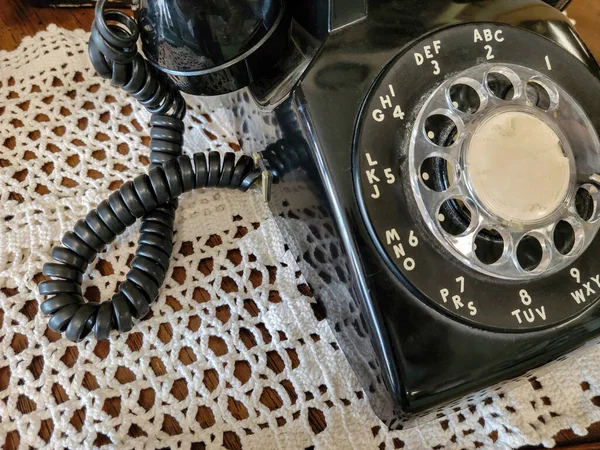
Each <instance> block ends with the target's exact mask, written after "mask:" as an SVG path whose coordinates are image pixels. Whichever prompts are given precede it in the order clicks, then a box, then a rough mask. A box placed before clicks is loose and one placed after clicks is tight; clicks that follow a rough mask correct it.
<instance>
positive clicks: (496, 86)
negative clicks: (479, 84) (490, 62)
mask: <svg viewBox="0 0 600 450" xmlns="http://www.w3.org/2000/svg"><path fill="white" fill-rule="evenodd" d="M486 84H487V87H488V90H489V91H490V92H491V94H492V95H493V96H494V97H496V98H499V99H501V100H512V99H514V98H515V85H514V84H513V82H512V81H511V79H510V78H509V77H508V76H507V75H505V74H504V73H502V72H500V71H497V70H492V71H490V72H489V73H488V75H487V77H486Z"/></svg>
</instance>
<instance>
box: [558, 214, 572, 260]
mask: <svg viewBox="0 0 600 450" xmlns="http://www.w3.org/2000/svg"><path fill="white" fill-rule="evenodd" d="M554 245H555V246H556V249H557V250H558V252H559V253H560V254H561V255H568V254H569V253H571V251H572V250H573V248H574V247H575V230H574V229H573V226H572V225H571V224H570V223H569V222H566V221H564V220H561V221H560V222H558V223H557V224H556V227H555V228H554Z"/></svg>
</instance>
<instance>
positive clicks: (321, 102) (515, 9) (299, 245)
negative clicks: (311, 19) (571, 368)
mask: <svg viewBox="0 0 600 450" xmlns="http://www.w3.org/2000/svg"><path fill="white" fill-rule="evenodd" d="M471 22H477V23H482V22H485V23H505V24H508V25H512V26H514V27H519V28H522V29H523V30H528V31H533V32H535V33H537V34H539V35H541V36H543V37H545V38H547V39H550V40H552V41H554V42H555V47H556V51H565V52H569V53H570V54H571V55H572V56H573V57H574V58H575V59H574V61H575V64H582V65H585V66H586V67H587V69H588V70H589V71H590V72H591V73H592V74H594V75H595V76H598V73H599V72H598V66H597V64H596V62H595V61H594V60H593V58H592V57H591V55H590V53H589V51H588V50H587V49H586V47H585V45H584V44H583V43H582V41H581V40H580V38H579V37H578V36H577V34H576V33H575V31H574V30H573V28H572V27H571V25H570V24H569V23H568V21H567V20H566V19H565V18H564V16H563V15H562V14H560V13H559V12H558V11H556V10H555V9H552V8H550V7H549V6H548V5H545V4H544V3H542V2H541V1H538V0H515V1H511V2H505V1H499V0H496V1H494V0H488V1H478V2H465V1H458V0H457V1H448V0H436V1H430V2H427V7H426V8H425V7H424V5H423V2H421V1H417V0H405V1H402V2H399V1H397V2H386V1H383V0H380V1H377V0H373V1H372V2H370V9H369V15H368V17H367V18H366V19H365V20H361V21H358V22H356V23H352V24H351V25H349V26H346V27H344V28H341V29H339V30H338V31H336V32H334V33H332V34H330V36H329V37H328V38H327V40H326V41H325V42H324V44H323V45H322V47H321V49H320V51H319V53H318V55H317V57H316V58H315V59H314V60H313V61H312V63H311V65H310V66H309V68H308V70H307V72H305V74H304V76H303V78H302V80H301V82H300V83H299V84H298V85H297V86H296V88H295V89H294V90H293V91H292V95H291V97H290V100H289V101H288V102H286V103H285V104H283V105H282V106H281V107H280V108H279V109H278V111H277V113H278V118H279V121H280V123H282V128H283V130H284V132H285V135H286V137H288V138H290V140H292V141H294V142H300V141H303V142H304V143H305V145H306V148H307V151H306V153H307V155H308V156H307V158H308V159H309V160H310V163H304V164H302V165H299V166H297V167H296V168H295V170H290V171H289V172H290V174H289V175H288V178H285V177H284V178H283V180H282V182H281V183H280V184H279V185H278V187H277V190H278V192H276V194H275V199H276V200H274V201H273V202H272V208H273V210H274V212H275V213H276V214H277V216H278V217H279V218H278V221H279V222H280V225H281V228H282V230H284V233H285V234H286V236H287V237H288V238H289V239H290V240H291V241H294V242H293V244H290V247H293V248H292V251H293V252H294V254H298V255H302V257H301V258H299V261H298V262H299V264H300V266H301V268H302V270H303V273H304V274H305V276H306V277H307V279H308V280H309V282H310V284H311V286H312V287H313V288H315V287H316V288H315V293H316V296H317V298H319V299H320V300H321V301H322V302H323V304H324V306H325V309H326V311H327V316H328V320H329V321H330V323H331V324H332V328H333V329H334V331H335V332H336V336H337V337H338V339H339V341H340V343H341V345H342V348H343V349H344V351H345V353H346V355H347V356H348V358H349V360H350V361H351V363H352V365H353V367H354V369H355V371H356V373H357V375H358V377H359V379H360V380H361V384H362V385H363V386H364V388H365V391H366V392H367V395H368V396H369V399H370V401H371V403H372V406H373V407H374V409H375V411H376V413H377V414H378V415H379V416H380V417H381V418H382V419H383V420H384V421H386V422H387V423H392V422H393V421H394V418H397V417H399V416H402V415H403V414H404V413H407V412H412V413H414V412H418V411H423V410H425V409H427V408H431V407H433V406H435V405H437V404H440V403H442V402H447V401H450V400H452V399H454V398H456V397H458V396H460V395H464V394H466V393H468V392H472V391H474V390H477V389H480V388H483V387H485V386H489V385H491V384H494V383H496V382H499V381H502V380H505V379H508V378H511V377H515V376H518V375H520V374H523V373H524V372H526V371H527V370H530V369H532V368H535V367H538V366H540V365H542V364H545V363H547V362H549V361H551V360H552V359H553V358H556V357H558V356H559V355H561V354H564V353H565V352H567V351H569V350H572V349H573V348H575V347H577V346H578V345H581V344H582V343H583V342H585V341H586V340H588V339H590V338H592V337H593V336H595V335H597V334H598V330H599V329H600V308H599V307H598V305H597V304H596V305H595V306H593V307H591V308H589V309H587V310H586V311H585V312H584V313H583V314H581V315H579V316H578V317H576V318H574V319H572V320H571V321H569V322H567V323H563V324H561V325H559V326H556V327H553V328H550V329H546V330H542V331H534V332H528V333H520V334H514V333H502V332H490V331H485V330H483V329H481V328H476V327H473V326H469V325H466V324H463V323H460V322H458V321H456V320H455V319H452V318H450V317H449V316H447V315H445V314H443V313H440V312H439V311H437V310H435V309H434V308H432V307H431V306H430V305H428V304H427V303H426V302H424V301H422V299H420V298H419V297H418V296H417V295H416V292H415V290H414V289H413V287H412V286H410V285H408V284H406V283H405V282H403V281H402V280H401V279H400V278H399V277H398V276H397V275H396V274H395V273H394V272H393V271H392V270H390V267H389V266H388V264H387V263H386V262H385V261H384V260H383V259H382V258H381V256H380V253H379V250H378V248H377V245H376V244H375V242H374V240H373V238H372V235H371V233H370V232H369V227H368V226H367V224H366V223H365V221H364V217H363V215H362V214H361V211H360V205H359V203H358V201H357V191H356V186H355V183H354V179H353V174H352V173H353V161H352V148H353V145H354V139H355V127H356V123H357V120H358V117H359V113H360V110H361V107H362V104H363V102H364V99H365V97H366V96H367V94H368V92H369V90H370V89H371V86H372V85H373V83H374V82H375V81H376V79H377V77H378V75H379V74H380V73H381V71H382V70H383V69H384V68H385V67H386V66H387V64H389V63H390V62H391V61H392V60H393V59H394V58H395V57H396V56H397V55H399V54H400V53H402V52H403V51H404V50H405V49H408V48H410V46H411V45H412V44H413V43H414V42H416V41H415V40H417V39H422V38H423V37H424V36H426V35H428V34H430V33H432V32H434V31H436V30H440V29H443V28H447V27H451V26H455V25H461V24H464V23H471ZM526 34H527V33H526V32H524V37H523V38H524V39H526V36H525V35H526ZM561 48H562V50H561ZM576 60H579V62H577V61H576ZM402 86H403V89H407V90H410V89H411V80H409V79H407V80H404V82H403V84H402ZM433 87H434V86H432V88H433ZM588 114H590V115H594V117H593V120H594V124H595V126H596V127H597V128H599V129H600V123H599V122H598V121H599V120H600V112H599V111H595V110H594V111H588ZM299 186H300V187H299ZM306 204H312V206H313V208H312V209H313V210H315V211H319V212H320V214H323V216H322V217H321V216H320V215H319V214H317V215H315V214H314V213H312V212H311V213H309V212H307V210H306V207H305V205H306ZM290 210H291V214H290ZM309 210H310V209H309ZM406 213H407V214H410V213H411V212H410V211H407V212H406ZM381 214H383V215H385V214H386V210H385V209H382V210H381ZM315 221H316V222H319V223H320V224H321V227H322V229H324V230H329V229H331V230H335V232H334V233H333V234H332V233H331V232H327V233H323V232H320V231H319V230H320V229H321V228H319V227H316V225H314V224H313V225H314V226H315V227H316V228H315V232H316V236H315V235H314V234H313V236H311V237H310V239H311V242H312V243H307V242H304V241H303V238H305V236H304V235H303V234H302V233H300V232H299V229H301V223H308V224H311V223H313V222H315ZM326 223H328V224H329V225H324V224H326ZM318 236H321V238H319V237H318ZM315 239H316V242H317V243H318V242H321V241H323V248H325V249H328V248H331V246H332V245H333V246H334V247H335V248H336V249H339V251H337V252H334V254H335V255H336V258H335V260H332V259H331V258H327V257H323V253H324V252H323V251H322V252H320V253H317V255H320V256H315V254H314V251H313V253H312V254H311V251H310V250H311V248H312V247H314V245H315ZM432 239H433V237H432ZM435 277H436V275H435V274H432V282H433V281H434V280H435ZM343 286H346V287H347V290H346V291H344V292H346V294H345V295H341V294H340V292H341V291H343V289H342V287H343Z"/></svg>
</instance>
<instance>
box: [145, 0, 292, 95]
mask: <svg viewBox="0 0 600 450" xmlns="http://www.w3.org/2000/svg"><path fill="white" fill-rule="evenodd" d="M286 17H288V16H286V14H285V5H284V3H283V1H282V0H227V1H221V0H202V1H194V0H142V1H141V3H140V7H139V11H138V22H139V24H140V34H141V37H142V45H143V50H144V53H145V55H146V57H147V58H148V60H150V61H151V62H152V63H153V64H154V65H156V66H157V67H159V68H160V69H161V70H162V71H163V72H166V73H168V74H169V75H170V76H171V77H172V79H173V80H174V81H175V83H176V84H177V85H178V87H179V88H180V89H181V90H183V91H184V92H188V93H191V94H198V95H218V94H223V93H228V92H233V91H235V90H238V89H240V88H242V87H244V86H247V85H248V84H249V83H250V82H251V81H252V79H254V78H256V77H260V76H262V75H263V71H264V70H265V69H267V68H268V69H271V68H272V67H273V66H274V64H275V63H276V62H277V61H278V59H279V58H280V56H281V54H282V52H283V49H284V48H285V47H286V45H287V32H288V29H289V21H288V20H286Z"/></svg>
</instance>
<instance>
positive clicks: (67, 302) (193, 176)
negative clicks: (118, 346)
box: [39, 0, 261, 342]
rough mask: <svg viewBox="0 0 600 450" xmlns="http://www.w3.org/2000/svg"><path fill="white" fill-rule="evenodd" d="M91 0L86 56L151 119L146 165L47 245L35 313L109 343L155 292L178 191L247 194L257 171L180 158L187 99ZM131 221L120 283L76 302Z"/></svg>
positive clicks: (245, 164)
mask: <svg viewBox="0 0 600 450" xmlns="http://www.w3.org/2000/svg"><path fill="white" fill-rule="evenodd" d="M105 6H106V0H100V1H98V3H97V5H96V18H95V21H94V24H93V25H92V34H91V37H90V42H89V55H90V59H91V61H92V64H93V66H94V68H95V69H96V71H97V72H98V73H99V74H100V75H101V76H102V77H103V78H107V79H110V80H111V82H112V84H114V85H116V86H120V87H122V88H123V89H124V90H125V91H127V92H128V93H130V94H131V96H132V97H134V98H136V99H137V100H138V101H139V102H140V103H141V104H142V105H143V106H144V107H146V108H147V109H148V111H150V112H151V113H152V114H153V115H152V119H151V125H152V131H151V142H150V150H151V153H150V161H151V168H150V170H149V172H148V174H146V175H140V176H138V177H136V178H135V179H134V180H133V181H129V182H127V183H125V184H124V185H123V186H122V187H121V188H120V189H118V190H117V191H115V192H113V193H112V194H111V195H110V196H109V198H108V199H107V200H104V201H103V202H101V203H100V204H99V205H98V207H97V208H96V209H94V210H93V211H91V212H90V213H89V214H88V215H87V216H86V217H85V218H84V219H81V220H79V221H78V222H77V223H76V224H75V227H74V229H73V231H69V232H67V233H65V235H64V236H63V238H62V241H61V242H62V246H57V247H54V248H53V250H52V258H53V259H54V260H55V261H56V262H54V263H47V264H45V265H44V269H43V273H44V275H45V276H47V277H50V278H51V280H49V281H44V282H42V283H40V286H39V290H40V294H41V295H44V296H49V297H50V298H48V299H46V300H45V301H44V302H43V303H42V305H41V310H42V312H43V313H44V314H47V315H49V316H51V317H50V320H49V323H48V326H49V327H50V329H52V330H53V331H56V332H61V333H62V332H64V333H65V336H66V338H67V339H69V340H71V341H74V342H78V341H80V340H82V339H84V338H86V337H87V336H88V335H90V334H91V333H93V334H94V336H95V337H96V339H99V340H100V339H107V338H108V337H109V334H110V332H111V330H113V329H114V330H118V331H120V332H127V331H129V330H131V329H132V327H133V325H134V319H142V318H143V317H144V316H145V315H146V314H147V313H148V312H149V310H150V305H151V304H152V302H153V301H155V300H156V298H157V297H158V293H159V290H160V287H161V286H162V284H163V282H164V280H165V276H166V274H167V271H168V268H169V261H170V259H171V256H172V251H173V244H172V239H173V227H174V221H175V212H176V210H177V205H178V201H177V199H178V197H179V196H180V195H181V194H182V193H184V192H189V191H191V190H194V189H202V188H205V187H219V188H229V189H239V190H241V191H247V190H248V189H249V188H250V187H251V186H252V185H253V184H254V182H255V181H256V180H258V179H259V178H260V177H261V171H260V170H259V169H256V168H255V167H254V161H253V160H252V158H250V157H248V156H241V157H240V158H239V159H237V161H236V155H235V154H234V153H233V152H228V153H226V154H224V156H223V157H221V154H219V153H218V152H209V153H208V154H206V153H196V154H195V155H194V157H193V159H192V158H190V157H188V156H182V145H183V135H184V131H185V128H184V124H183V118H184V117H185V113H186V104H185V100H184V99H183V97H182V95H181V93H180V92H179V90H178V89H177V88H176V87H175V86H173V85H172V84H171V83H170V81H169V80H168V78H166V77H165V76H164V75H163V74H162V73H160V72H158V71H157V70H156V69H155V68H154V67H153V66H151V65H150V64H149V63H148V62H147V61H146V60H145V59H144V58H143V57H142V56H141V55H140V54H139V53H138V51H137V40H138V38H139V30H138V26H137V23H136V22H135V20H134V19H133V18H131V17H129V16H128V15H126V14H124V13H122V12H120V11H115V10H106V9H105ZM138 219H141V220H142V226H141V230H140V236H139V239H138V247H137V249H136V252H135V257H134V259H133V260H132V262H131V270H130V271H129V272H128V273H127V275H126V277H125V278H126V280H125V281H124V282H122V283H121V284H120V285H119V288H118V292H117V293H116V294H114V295H113V297H112V299H111V300H110V301H105V302H102V303H89V302H86V301H85V300H84V298H83V293H82V288H81V284H82V279H83V274H84V273H85V271H86V269H87V268H88V265H89V264H90V263H92V262H93V261H94V259H95V258H96V255H97V254H98V253H99V252H102V251H103V250H104V249H105V248H106V246H107V245H108V244H110V243H111V242H113V241H114V239H115V238H116V237H117V236H119V235H120V234H122V233H124V232H125V230H126V229H127V228H128V227H130V226H131V225H133V224H134V223H135V222H136V221H137V220H138Z"/></svg>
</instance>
